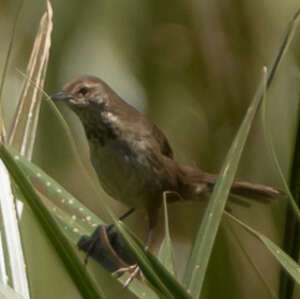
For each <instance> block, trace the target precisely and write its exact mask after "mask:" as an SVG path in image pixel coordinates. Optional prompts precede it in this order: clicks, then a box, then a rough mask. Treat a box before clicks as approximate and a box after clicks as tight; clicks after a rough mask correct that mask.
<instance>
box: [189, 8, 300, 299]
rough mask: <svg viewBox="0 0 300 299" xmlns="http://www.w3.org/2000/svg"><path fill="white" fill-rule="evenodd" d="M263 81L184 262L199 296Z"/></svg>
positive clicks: (288, 39)
mask: <svg viewBox="0 0 300 299" xmlns="http://www.w3.org/2000/svg"><path fill="white" fill-rule="evenodd" d="M299 15H300V9H299V10H298V11H297V12H296V13H295V14H294V16H293V17H292V19H291V21H290V24H289V26H288V30H287V33H286V34H285V36H284V40H283V42H282V44H281V46H280V48H279V51H278V54H277V56H276V58H275V61H274V63H273V65H272V68H271V71H270V73H269V74H268V77H267V80H266V82H267V83H266V85H267V88H269V87H270V85H271V83H272V80H273V78H274V75H275V73H276V71H277V69H278V66H279V65H280V62H281V61H282V58H283V56H284V54H285V53H286V51H287V49H288V46H289V44H290V42H291V40H292V38H293V35H294V32H295V29H296V26H297V24H298V21H299ZM265 73H266V69H265ZM263 81H264V80H262V82H261V84H260V86H259V88H258V89H257V92H256V96H255V97H254V99H253V101H252V104H251V105H250V107H249V108H248V111H247V114H246V116H245V118H244V120H243V123H242V124H241V126H240V128H239V131H238V133H237V136H236V138H235V140H234V141H233V144H232V146H231V147H230V150H229V152H228V154H227V157H226V159H225V162H224V164H223V167H222V170H221V172H220V176H219V179H218V181H217V183H216V186H215V188H214V190H213V194H212V196H211V200H210V202H209V204H208V208H207V210H206V212H205V215H204V219H203V222H202V224H201V227H200V230H199V231H198V234H197V238H196V243H195V247H194V249H193V252H192V254H191V257H190V258H189V261H188V264H187V269H186V271H185V275H184V284H185V286H187V287H188V290H189V291H190V292H191V293H192V294H193V295H194V296H195V297H199V295H200V293H201V289H202V285H203V281H204V277H205V273H206V269H207V265H208V261H209V257H210V255H211V250H212V248H213V244H214V240H215V237H216V234H217V231H218V227H219V224H220V220H221V217H222V214H223V211H224V207H225V204H226V199H227V196H228V194H229V189H230V185H231V184H232V181H233V179H234V174H235V171H236V169H237V165H238V162H239V158H240V155H241V153H242V149H243V146H244V144H245V141H246V138H247V135H248V132H249V129H250V125H251V122H252V120H253V118H254V115H255V113H256V111H257V109H258V108H259V106H260V104H261V101H262V99H263V95H264V90H265V88H264V82H263Z"/></svg>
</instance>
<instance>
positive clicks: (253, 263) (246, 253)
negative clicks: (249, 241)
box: [226, 219, 278, 299]
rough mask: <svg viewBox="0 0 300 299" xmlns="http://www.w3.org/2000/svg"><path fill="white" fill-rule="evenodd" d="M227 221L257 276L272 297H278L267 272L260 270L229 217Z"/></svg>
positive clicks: (231, 232) (230, 230)
mask: <svg viewBox="0 0 300 299" xmlns="http://www.w3.org/2000/svg"><path fill="white" fill-rule="evenodd" d="M226 222H227V225H226V228H227V229H228V230H229V232H230V234H231V235H232V236H233V238H234V239H235V242H236V243H237V245H238V246H239V248H240V250H241V251H242V252H243V253H244V256H245V257H246V259H247V260H248V262H249V264H250V265H251V267H252V268H253V270H254V271H255V273H256V275H257V277H259V279H260V280H261V282H262V283H263V285H264V286H265V288H266V290H267V292H268V293H269V295H270V298H273V299H278V296H277V294H276V292H275V290H273V289H272V287H271V286H270V285H269V284H268V282H267V281H266V279H265V274H264V273H263V272H262V271H260V269H259V268H258V265H256V264H255V262H254V261H253V260H252V258H251V256H250V255H249V254H248V252H247V249H246V248H245V246H244V245H243V243H242V242H241V240H240V238H239V236H238V235H237V233H236V232H235V231H234V229H233V227H232V225H231V223H230V222H229V221H228V220H227V219H226Z"/></svg>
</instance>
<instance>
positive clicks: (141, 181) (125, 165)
mask: <svg viewBox="0 0 300 299" xmlns="http://www.w3.org/2000/svg"><path fill="white" fill-rule="evenodd" d="M89 144H90V158H91V162H92V164H93V166H94V169H95V171H96V173H97V175H98V178H99V181H100V183H101V185H102V187H103V189H104V190H105V191H106V192H107V193H108V194H109V195H110V196H112V197H113V198H114V199H116V200H120V201H121V202H123V203H124V204H126V205H128V206H130V207H136V208H138V207H145V206H147V205H149V204H150V203H149V201H151V200H158V201H160V200H161V198H159V196H157V197H158V198H157V199H156V198H154V199H152V198H151V194H159V193H160V191H161V185H160V182H159V180H158V181H157V180H156V177H157V173H156V170H155V168H153V165H152V164H151V161H150V160H149V156H148V155H147V151H145V150H143V148H141V147H140V146H135V145H134V143H133V144H128V143H126V142H125V141H124V140H120V139H110V140H106V142H105V143H104V145H103V143H102V144H101V143H99V142H98V141H97V140H90V141H89ZM157 182H158V183H157Z"/></svg>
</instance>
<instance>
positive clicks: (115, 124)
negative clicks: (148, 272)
mask: <svg viewBox="0 0 300 299" xmlns="http://www.w3.org/2000/svg"><path fill="white" fill-rule="evenodd" d="M51 98H52V100H53V101H55V102H58V101H62V102H65V103H66V104H67V105H68V106H69V107H70V108H71V110H73V111H74V112H75V114H76V115H77V116H78V117H79V119H80V121H81V123H82V125H83V128H84V131H85V134H86V137H87V140H88V144H89V150H90V161H91V163H92V165H93V167H94V169H95V171H96V174H97V176H98V179H99V182H100V184H101V185H102V187H103V189H104V191H105V192H106V193H107V194H108V195H109V196H111V197H112V198H114V199H116V200H119V201H121V202H122V203H123V204H125V205H126V206H128V207H129V208H132V209H143V210H145V211H146V212H147V215H148V222H149V231H148V237H147V241H146V248H149V246H150V245H151V242H152V234H153V229H154V228H155V226H156V224H157V221H158V215H159V214H158V213H159V209H160V207H161V205H162V199H163V197H164V196H167V198H168V200H169V198H170V201H172V200H177V199H178V198H180V199H183V200H201V199H205V198H208V197H209V194H210V193H211V191H212V188H213V186H214V184H215V183H216V180H217V177H218V175H217V174H211V173H208V172H205V171H203V170H201V169H200V168H199V167H197V166H195V165H185V164H181V163H179V162H177V161H176V159H175V157H174V153H173V150H172V148H171V145H170V143H169V142H168V139H167V137H166V136H165V134H164V133H163V132H162V131H161V129H160V128H159V127H158V126H157V125H155V124H154V123H153V122H152V121H151V120H150V119H148V118H147V117H146V115H144V114H143V113H141V112H139V111H138V110H137V109H135V108H134V107H133V106H131V105H129V104H128V103H126V102H125V101H124V100H123V99H122V98H121V97H120V96H119V95H118V94H117V93H116V92H115V91H114V90H113V89H112V88H111V87H110V86H109V85H108V84H106V83H105V82H104V81H103V80H101V79H100V78H98V77H95V76H89V75H85V76H81V77H78V78H75V79H73V80H71V81H68V82H67V83H66V84H65V85H64V86H63V87H62V89H61V90H60V91H59V92H57V93H55V94H53V95H52V96H51ZM230 192H231V194H232V195H240V196H245V197H248V198H253V199H256V200H261V201H263V202H268V201H269V199H271V198H276V197H278V196H281V195H282V192H281V191H280V190H279V189H277V188H274V187H271V186H266V185H263V184H254V183H250V182H247V181H242V180H235V181H234V182H233V184H232V186H231V191H230Z"/></svg>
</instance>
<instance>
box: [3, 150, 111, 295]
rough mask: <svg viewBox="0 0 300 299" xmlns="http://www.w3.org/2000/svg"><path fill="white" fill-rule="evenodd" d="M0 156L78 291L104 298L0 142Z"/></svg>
mask: <svg viewBox="0 0 300 299" xmlns="http://www.w3.org/2000/svg"><path fill="white" fill-rule="evenodd" d="M0 157H1V158H2V160H3V162H4V163H5V165H6V167H7V169H8V170H9V173H10V174H11V175H12V177H13V178H14V180H15V182H16V183H17V185H18V187H19V188H20V190H21V192H22V194H23V196H24V198H25V199H26V201H27V203H28V205H29V206H30V208H31V210H32V211H33V213H34V215H35V217H36V218H37V219H38V221H39V224H40V225H41V227H42V228H43V230H44V231H45V233H46V235H47V236H48V238H49V241H50V242H51V243H52V245H53V246H54V248H55V249H56V251H57V253H58V255H59V256H60V258H61V260H62V262H63V264H64V265H65V267H66V269H67V270H68V272H69V274H70V277H71V278H72V280H73V281H74V283H75V285H76V286H77V288H78V290H79V292H80V293H81V294H82V296H83V297H84V298H105V296H104V295H103V293H102V291H101V289H100V286H99V284H98V285H96V284H95V282H94V281H93V280H92V279H91V278H90V277H89V275H88V273H87V272H86V270H85V268H84V267H83V265H82V263H81V261H80V260H79V258H78V256H77V255H76V253H75V252H74V249H73V248H72V246H71V245H70V244H69V241H68V240H67V239H66V238H65V237H64V235H63V233H62V232H61V231H60V229H59V228H58V226H57V223H56V222H55V220H54V219H53V218H52V216H51V214H50V213H49V212H48V210H47V208H46V207H45V206H44V205H43V203H42V202H41V200H40V199H39V198H38V196H37V194H36V193H35V191H34V189H33V188H32V186H31V184H30V182H29V181H28V179H27V178H26V177H25V175H24V173H23V171H22V170H21V169H20V168H19V167H18V166H17V165H16V163H15V161H14V158H13V157H12V156H11V155H10V154H9V152H8V151H7V150H6V149H5V147H4V145H2V144H0Z"/></svg>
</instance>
